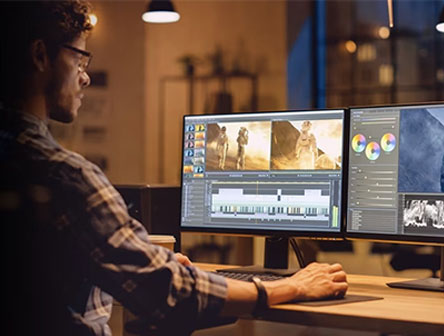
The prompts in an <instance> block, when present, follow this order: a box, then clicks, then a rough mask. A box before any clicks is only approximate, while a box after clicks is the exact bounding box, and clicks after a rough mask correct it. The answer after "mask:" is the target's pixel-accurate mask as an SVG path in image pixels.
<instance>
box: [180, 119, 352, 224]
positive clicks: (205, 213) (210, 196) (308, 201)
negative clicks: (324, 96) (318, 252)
mask: <svg viewBox="0 0 444 336" xmlns="http://www.w3.org/2000/svg"><path fill="white" fill-rule="evenodd" d="M343 127H344V110H322V111H318V110H317V111H286V112H260V113H249V114H247V113H242V114H229V115H193V116H185V118H184V142H183V143H184V148H183V150H184V152H183V166H182V168H183V170H182V210H181V227H182V228H183V229H186V228H192V229H193V230H196V229H197V230H202V231H205V230H206V229H210V230H211V229H213V230H215V231H217V230H220V229H222V231H223V232H228V231H230V230H232V231H234V232H239V231H236V230H242V231H246V232H248V231H251V232H257V231H258V230H259V231H261V230H262V231H273V232H274V231H276V233H278V232H306V231H308V232H319V231H320V232H340V222H341V221H340V218H341V206H342V204H341V176H342V164H343V163H342V146H343V143H342V142H343V140H342V139H343Z"/></svg>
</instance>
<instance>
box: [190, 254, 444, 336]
mask: <svg viewBox="0 0 444 336" xmlns="http://www.w3.org/2000/svg"><path fill="white" fill-rule="evenodd" d="M195 265H196V266H198V267H200V268H202V269H204V270H206V271H213V270H215V269H220V268H228V267H230V266H222V265H214V264H203V263H197V264H195ZM347 279H348V283H349V289H348V293H349V294H357V295H370V296H378V297H383V300H376V301H365V302H354V303H345V304H339V305H332V306H323V307H309V306H302V305H297V304H279V305H275V306H272V307H270V309H269V310H268V311H267V312H265V313H264V314H263V316H261V319H263V320H267V321H275V322H286V323H295V324H302V325H309V326H317V327H330V328H343V329H354V330H366V331H377V332H381V333H397V334H417V335H444V293H440V292H429V291H422V290H409V289H395V288H390V287H388V286H386V283H387V282H392V281H402V280H407V279H403V278H389V277H381V276H366V275H353V274H349V275H347Z"/></svg>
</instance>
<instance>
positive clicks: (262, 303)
mask: <svg viewBox="0 0 444 336" xmlns="http://www.w3.org/2000/svg"><path fill="white" fill-rule="evenodd" d="M251 280H252V281H253V283H254V284H255V286H256V288H257V301H256V306H255V307H254V309H253V312H252V315H253V316H258V315H259V313H260V312H262V311H264V310H265V309H267V308H268V295H267V291H266V290H265V287H264V284H263V283H262V281H261V279H259V278H258V277H253V278H252V279H251Z"/></svg>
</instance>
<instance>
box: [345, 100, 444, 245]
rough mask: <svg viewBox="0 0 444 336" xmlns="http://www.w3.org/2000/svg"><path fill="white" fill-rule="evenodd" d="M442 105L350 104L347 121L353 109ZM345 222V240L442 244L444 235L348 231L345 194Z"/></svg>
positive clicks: (347, 201) (347, 205)
mask: <svg viewBox="0 0 444 336" xmlns="http://www.w3.org/2000/svg"><path fill="white" fill-rule="evenodd" d="M435 105H442V106H443V107H444V101H433V102H414V103H405V104H402V103H400V104H384V105H367V106H350V107H349V108H348V110H349V113H348V114H349V123H351V114H352V111H353V110H358V109H374V108H402V107H412V108H414V107H427V106H435ZM348 131H349V134H348V138H349V139H350V136H351V135H350V131H351V129H350V125H349V127H348ZM347 147H348V149H347V153H349V150H350V143H349V144H348V145H347ZM349 165H350V162H347V174H348V171H349ZM346 189H347V191H348V176H347V186H346ZM345 205H346V206H345V222H344V238H345V239H347V240H366V241H373V242H380V243H384V242H385V243H395V244H427V245H435V246H444V237H443V238H441V237H428V236H411V235H399V234H396V235H390V234H379V233H376V234H375V233H370V232H360V233H358V232H348V209H349V199H348V194H347V199H346V203H345Z"/></svg>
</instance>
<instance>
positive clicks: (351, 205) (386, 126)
mask: <svg viewBox="0 0 444 336" xmlns="http://www.w3.org/2000/svg"><path fill="white" fill-rule="evenodd" d="M350 125H351V127H350V139H351V143H350V155H349V182H348V184H349V189H348V224H347V231H348V232H356V233H359V232H362V233H376V234H387V235H423V236H432V237H436V236H443V237H444V197H443V196H444V195H443V192H444V188H442V186H440V183H439V179H440V175H441V178H444V146H443V144H444V106H443V105H429V106H404V107H399V106H398V107H396V106H394V107H385V108H383V107H379V108H377V107H375V108H362V109H358V108H355V109H351V115H350ZM425 130H427V131H426V132H427V136H424V131H425ZM421 134H422V135H421ZM440 172H441V173H440Z"/></svg>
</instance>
